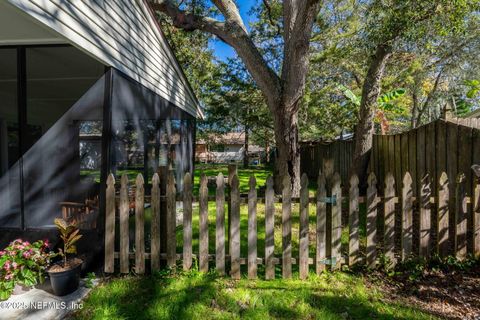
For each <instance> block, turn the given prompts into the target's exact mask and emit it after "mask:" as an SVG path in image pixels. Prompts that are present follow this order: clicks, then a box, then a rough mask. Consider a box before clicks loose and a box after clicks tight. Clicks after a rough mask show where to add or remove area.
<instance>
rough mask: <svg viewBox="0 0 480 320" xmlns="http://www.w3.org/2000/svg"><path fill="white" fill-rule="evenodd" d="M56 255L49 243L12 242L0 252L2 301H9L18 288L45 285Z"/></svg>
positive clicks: (0, 298)
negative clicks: (50, 248)
mask: <svg viewBox="0 0 480 320" xmlns="http://www.w3.org/2000/svg"><path fill="white" fill-rule="evenodd" d="M55 255H56V254H54V253H52V252H50V250H49V248H48V241H42V240H39V241H35V242H33V243H30V242H28V241H23V240H21V239H16V240H14V241H12V242H11V243H10V244H9V245H8V247H6V248H5V249H4V250H2V251H0V300H6V299H8V298H9V297H10V295H11V294H12V293H13V292H14V290H15V289H16V288H22V287H32V286H34V285H36V284H38V283H43V282H44V280H45V271H46V269H47V267H48V265H49V264H50V259H51V258H52V257H54V256H55Z"/></svg>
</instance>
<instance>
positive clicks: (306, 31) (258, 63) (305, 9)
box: [150, 0, 321, 194]
mask: <svg viewBox="0 0 480 320" xmlns="http://www.w3.org/2000/svg"><path fill="white" fill-rule="evenodd" d="M150 2H151V5H152V7H153V8H154V9H155V10H158V11H160V12H162V13H164V14H166V15H167V16H169V17H170V18H171V19H172V23H173V25H174V26H175V27H177V28H181V29H183V30H186V31H193V30H201V31H204V32H208V33H210V34H212V35H215V36H216V37H218V38H219V39H221V40H222V41H224V42H225V43H227V44H228V45H230V46H231V47H232V48H233V49H234V50H235V51H236V53H237V55H238V56H239V57H240V59H241V60H242V61H243V63H244V64H245V66H246V68H247V70H248V71H249V73H250V74H251V76H252V77H253V79H254V80H255V82H256V84H257V85H258V87H259V89H260V90H261V92H262V94H263V96H264V97H265V100H266V103H267V105H268V108H269V110H270V112H271V113H272V116H273V122H274V130H275V141H276V146H277V158H276V162H275V163H276V175H275V176H276V186H277V187H278V186H280V184H279V181H282V179H281V178H282V177H284V176H286V175H289V176H290V179H291V184H292V188H293V193H294V194H298V192H299V186H300V153H299V143H298V111H299V108H300V105H301V100H302V97H303V94H304V89H305V79H306V75H307V70H308V64H309V55H308V53H309V46H310V38H311V34H312V29H313V25H314V22H315V18H316V16H317V14H318V12H319V10H320V6H321V1H319V0H284V1H283V3H282V8H283V13H282V15H283V17H282V24H281V27H280V32H281V33H282V36H283V60H282V65H281V70H280V72H276V71H275V70H274V69H273V68H272V67H271V66H270V65H269V64H268V63H267V62H266V60H265V58H264V57H263V56H262V54H261V51H260V50H259V48H258V47H257V46H256V45H255V42H254V41H253V39H252V37H251V35H250V34H249V32H248V30H247V28H246V25H245V23H244V21H243V20H242V17H241V16H240V12H239V9H238V7H237V5H236V4H235V2H234V1H233V0H212V3H213V4H214V6H215V8H216V9H218V11H219V12H220V13H221V15H222V16H223V19H216V18H214V17H211V16H207V15H200V14H197V13H195V12H189V11H187V10H183V9H182V8H181V7H179V6H178V5H177V4H176V3H174V2H173V1H171V0H151V1H150ZM263 3H264V5H265V6H267V7H268V6H270V3H269V2H268V1H267V0H264V1H263Z"/></svg>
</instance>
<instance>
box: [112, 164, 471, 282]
mask: <svg viewBox="0 0 480 320" xmlns="http://www.w3.org/2000/svg"><path fill="white" fill-rule="evenodd" d="M159 180H160V179H159V176H158V174H155V175H154V176H153V179H152V187H151V210H152V217H151V219H152V223H151V250H150V252H145V236H144V223H145V215H144V208H145V190H144V180H143V177H142V175H138V177H137V179H136V186H135V190H136V191H135V210H134V211H135V212H134V215H135V250H134V252H133V251H132V250H131V249H132V248H129V232H128V231H129V201H130V200H129V196H128V188H129V186H128V179H127V176H126V175H124V176H122V178H121V183H120V185H121V186H120V190H119V192H118V196H117V193H116V189H115V179H114V176H113V175H110V176H109V177H108V180H107V191H106V199H107V200H106V229H105V272H106V273H113V272H114V271H115V270H116V268H115V261H118V263H119V269H117V270H119V271H120V273H128V272H129V271H130V267H131V262H132V261H134V270H135V272H136V273H138V274H143V273H145V269H146V268H145V260H149V261H150V266H151V270H158V269H159V268H160V265H161V264H160V260H164V261H166V265H167V266H169V267H174V266H176V265H177V262H178V261H181V262H182V266H183V269H185V270H189V269H190V268H192V261H193V259H194V258H198V263H199V269H200V270H201V271H207V270H208V268H209V262H210V261H212V264H211V265H212V266H213V265H214V266H215V269H216V270H217V271H218V273H219V274H221V275H223V274H226V273H227V271H228V273H229V274H230V276H231V277H232V278H233V279H239V278H240V266H241V265H247V272H248V278H250V279H254V278H256V277H257V274H258V265H260V264H262V265H264V266H265V275H264V276H265V278H266V279H273V278H274V277H275V266H276V265H281V269H282V277H283V278H291V277H292V265H293V264H298V270H299V277H300V278H301V279H304V278H306V277H307V275H308V271H309V266H310V265H313V267H314V270H315V271H316V272H317V273H320V272H322V271H323V270H325V268H326V265H329V268H330V269H332V270H335V269H338V268H339V267H340V266H341V264H342V263H346V264H348V265H355V264H366V265H367V266H368V267H369V268H375V267H376V265H377V264H378V261H379V257H380V254H383V255H385V256H386V257H387V258H388V260H389V261H390V262H391V263H392V265H394V264H395V263H396V262H398V261H404V260H406V259H408V258H410V257H412V256H420V257H425V258H428V257H430V256H431V255H432V254H434V253H438V254H440V255H441V256H447V255H449V254H454V255H456V257H457V258H459V259H464V258H466V257H467V253H473V254H475V255H478V254H480V205H479V201H480V184H477V185H476V188H475V193H474V196H473V197H468V196H467V195H466V193H465V179H464V175H459V176H458V177H457V180H456V181H455V182H452V181H449V179H448V177H447V174H446V173H442V174H441V175H440V178H439V180H438V181H436V182H433V181H431V180H430V178H429V177H428V176H425V177H423V179H422V183H421V191H420V196H419V197H414V195H413V192H412V185H413V180H412V177H411V175H410V173H408V172H407V173H406V174H405V176H404V177H403V180H402V181H395V178H394V175H393V174H391V173H388V174H387V175H386V178H385V181H384V182H380V181H378V182H377V179H376V177H375V174H374V173H371V174H370V176H369V177H368V190H367V195H366V197H360V196H359V191H358V183H359V181H358V178H357V177H356V176H353V177H352V178H351V179H350V180H349V181H348V182H345V184H346V186H348V187H349V191H348V195H343V194H342V188H341V178H340V175H339V174H338V173H335V174H333V175H332V176H328V177H326V176H325V175H324V174H323V173H320V174H319V178H318V181H317V190H316V194H315V196H314V197H310V196H309V189H308V178H307V176H306V175H305V174H304V175H303V176H302V179H301V191H300V197H299V198H294V197H292V192H291V188H290V184H289V179H288V178H287V179H285V180H284V188H283V193H282V195H281V198H277V197H276V196H275V195H274V191H273V179H272V178H271V177H270V178H268V180H267V183H266V189H265V196H264V197H262V198H260V197H258V196H257V188H256V187H257V186H256V181H255V178H254V177H252V178H251V179H250V181H249V192H248V196H246V197H241V195H240V191H239V180H238V177H237V175H234V176H233V178H232V180H231V182H230V192H226V188H225V187H226V183H225V178H224V177H223V175H222V174H221V173H220V174H219V175H218V176H217V179H216V194H215V196H211V197H210V196H209V195H208V187H207V183H208V181H207V177H206V176H205V175H202V176H201V179H200V190H199V197H198V199H197V198H194V197H193V194H192V189H193V188H192V187H193V186H192V179H191V176H190V174H186V175H185V178H184V186H183V188H184V192H183V196H181V197H180V201H182V202H183V217H182V219H183V226H182V228H183V249H182V252H181V253H178V252H176V247H177V243H176V212H177V211H176V201H177V198H176V190H175V181H174V176H173V173H172V172H170V173H169V174H168V178H167V187H166V194H165V196H163V195H160V188H159V183H160V181H159ZM383 183H384V185H385V194H384V196H383V197H380V196H379V195H378V193H377V186H378V185H379V184H383ZM396 183H400V184H401V185H402V188H401V193H400V194H398V193H396V191H395V190H396V188H395V184H396ZM433 183H436V184H437V185H438V188H437V190H438V191H437V193H436V194H435V193H433V192H432V190H433V189H434V188H432V184H433ZM452 183H453V184H454V185H455V195H454V197H453V199H454V201H455V205H454V210H453V211H452V210H450V207H451V206H450V205H449V201H451V199H452V197H450V195H449V190H450V188H449V184H452ZM228 193H229V196H228V197H226V195H227V194H228ZM197 200H198V206H199V210H198V212H199V213H198V214H199V250H198V253H197V254H194V253H193V252H192V235H193V232H192V214H193V210H192V208H193V202H194V201H197ZM343 200H346V201H343ZM161 201H165V202H166V206H165V207H163V206H161V205H160V203H161ZM226 201H228V202H230V210H231V212H230V215H231V221H230V222H229V223H230V229H229V230H230V231H229V232H230V234H229V241H226V234H225V229H226V228H225V223H226V219H225V216H226V212H225V203H226ZM212 202H214V203H215V206H216V212H215V251H214V252H209V250H208V248H209V244H208V241H209V237H208V223H209V222H208V206H209V205H211V204H212ZM244 202H247V204H248V218H247V219H248V230H241V229H240V221H241V215H240V205H241V203H244ZM259 202H264V204H265V246H264V247H265V251H264V252H258V246H257V240H258V234H257V228H258V223H257V204H258V203H259ZM280 202H281V217H276V216H275V204H276V203H280ZM292 203H299V206H292ZM362 203H363V204H365V207H366V214H365V215H363V214H361V212H360V204H362ZM311 205H313V206H314V207H315V210H314V211H315V213H314V214H315V217H316V220H315V221H316V222H315V225H309V218H310V211H309V206H311ZM467 206H473V210H470V211H469V210H467ZM362 207H363V206H362ZM161 208H164V209H165V210H166V212H161V210H162V209H161ZM293 208H298V211H297V212H293ZM342 211H343V212H344V215H343V216H344V217H343V218H342ZM433 211H434V212H436V213H437V214H432V212H433ZM468 212H473V215H472V216H468V215H467V213H468ZM161 214H165V215H166V242H167V243H166V252H165V253H160V239H161V235H160V221H161V220H160V215H161ZM293 214H295V215H296V214H298V215H299V242H298V243H299V244H298V256H296V257H293V256H292V215H293ZM116 216H117V217H118V219H116ZM415 216H417V218H418V219H415ZM450 216H453V217H454V219H453V221H454V225H450V221H452V219H450V218H449V217H450ZM345 217H347V218H345ZM275 219H278V220H277V222H278V221H279V220H280V219H281V236H282V245H281V252H282V253H281V257H280V256H277V257H276V256H274V249H275V242H274V230H275V227H274V222H275ZM362 220H364V221H362ZM116 221H118V223H119V224H120V225H119V228H118V230H119V232H120V234H119V246H118V248H119V251H118V252H115V229H116V226H115V224H116ZM380 221H381V223H379V222H380ZM416 221H418V223H417V222H416ZM361 225H365V226H366V228H365V235H366V241H365V242H364V241H363V240H365V239H364V238H362V237H363V233H362V232H361ZM379 226H383V227H382V228H379ZM344 228H348V244H346V245H344V247H343V250H342V241H341V238H342V230H343V229H344ZM452 228H453V230H454V231H453V233H451V232H449V229H452ZM434 229H435V230H434ZM310 230H312V232H310ZM241 232H247V233H248V237H247V239H248V240H247V241H248V244H247V247H248V250H247V252H248V253H247V256H246V257H241V252H240V239H241V238H240V233H241ZM310 234H314V239H315V241H313V243H310V242H309V241H310V239H309V235H310ZM433 235H435V236H433ZM415 236H417V237H418V239H419V240H418V245H414V238H415ZM361 238H362V240H361ZM396 239H397V240H399V241H397V240H396ZM449 242H451V243H452V244H453V246H450V245H449ZM469 242H470V243H472V244H473V246H469V245H468V243H469ZM228 243H230V245H229V246H230V247H229V248H228V249H229V250H228V253H229V254H228V255H227V254H226V246H227V244H228ZM365 243H366V245H364V244H365ZM311 246H314V247H315V251H314V252H315V254H312V255H310V251H309V248H310V247H311ZM452 248H453V249H452ZM467 248H471V249H470V250H469V251H470V252H468V251H467ZM342 253H343V255H342ZM342 256H344V258H343V257H342ZM131 260H132V261H131ZM227 269H228V270H227Z"/></svg>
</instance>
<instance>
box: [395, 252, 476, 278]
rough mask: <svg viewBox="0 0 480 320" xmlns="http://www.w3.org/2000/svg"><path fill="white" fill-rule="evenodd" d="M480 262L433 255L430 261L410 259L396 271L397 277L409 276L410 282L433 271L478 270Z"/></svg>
mask: <svg viewBox="0 0 480 320" xmlns="http://www.w3.org/2000/svg"><path fill="white" fill-rule="evenodd" d="M479 265H480V260H479V259H478V258H475V257H473V256H468V257H467V259H464V260H459V259H457V258H456V257H455V256H447V257H445V258H442V257H440V256H439V255H438V254H435V255H433V256H432V257H431V258H430V259H428V260H426V259H424V258H420V257H415V258H411V259H408V260H406V261H404V262H402V263H400V264H398V265H397V267H396V269H395V271H396V272H395V275H396V276H407V278H408V280H409V281H413V282H415V281H418V280H420V279H421V278H422V277H424V276H425V275H427V274H428V273H429V272H431V271H441V272H444V273H452V272H468V271H470V270H473V269H474V268H478V266H479Z"/></svg>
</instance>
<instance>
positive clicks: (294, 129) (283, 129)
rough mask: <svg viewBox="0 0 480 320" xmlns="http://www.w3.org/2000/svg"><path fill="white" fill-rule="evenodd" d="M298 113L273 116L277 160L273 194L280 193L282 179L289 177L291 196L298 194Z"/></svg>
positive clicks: (283, 113)
mask: <svg viewBox="0 0 480 320" xmlns="http://www.w3.org/2000/svg"><path fill="white" fill-rule="evenodd" d="M297 115H298V113H297V112H294V113H293V112H290V113H289V112H288V111H285V112H279V113H278V114H275V116H274V122H275V127H274V131H275V141H276V145H277V158H276V159H275V174H274V182H275V183H274V185H275V192H276V193H279V194H280V193H281V190H282V178H283V177H284V176H285V175H287V174H288V175H289V176H290V181H291V184H292V194H295V195H298V194H300V148H299V144H298V116H297Z"/></svg>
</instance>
